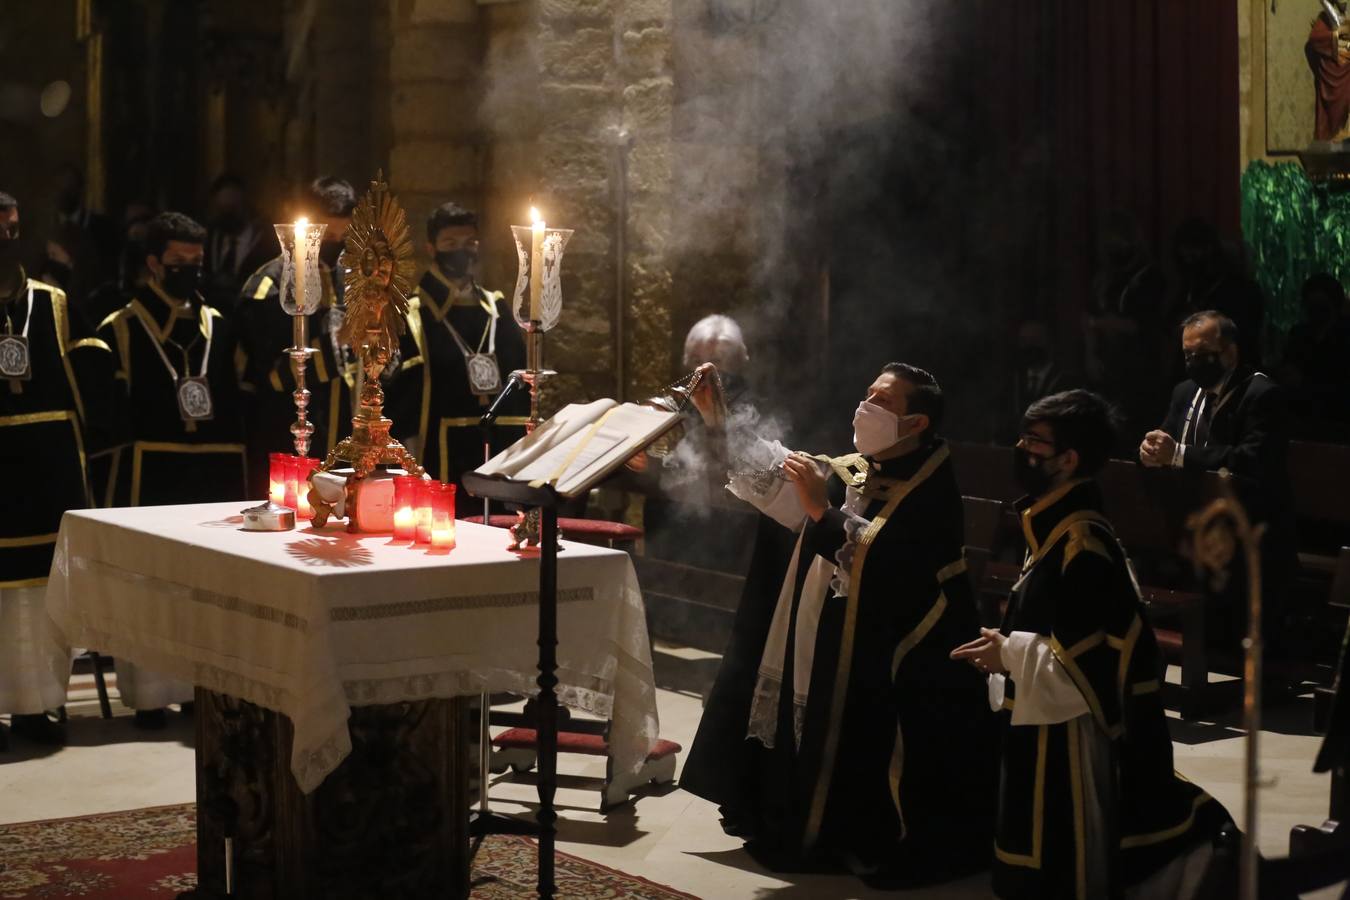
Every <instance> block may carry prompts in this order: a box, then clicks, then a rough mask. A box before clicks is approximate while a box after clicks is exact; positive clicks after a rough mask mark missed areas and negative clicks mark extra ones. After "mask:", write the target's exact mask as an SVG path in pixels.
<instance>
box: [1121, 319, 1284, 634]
mask: <svg viewBox="0 0 1350 900" xmlns="http://www.w3.org/2000/svg"><path fill="white" fill-rule="evenodd" d="M1181 349H1182V352H1183V354H1184V355H1185V359H1186V374H1187V375H1188V376H1189V377H1188V378H1187V379H1186V380H1185V381H1183V382H1182V383H1181V384H1179V385H1177V387H1176V389H1175V390H1174V391H1173V392H1172V403H1171V406H1170V408H1169V409H1168V412H1167V419H1166V420H1165V421H1164V422H1163V425H1162V428H1161V429H1158V430H1155V431H1150V432H1149V433H1148V434H1146V435H1145V436H1144V440H1143V443H1141V444H1140V445H1139V460H1140V462H1142V463H1143V464H1144V465H1145V466H1148V467H1151V468H1157V467H1167V466H1172V467H1176V468H1181V469H1186V470H1189V471H1195V472H1198V471H1215V470H1219V469H1227V470H1228V471H1229V472H1230V473H1231V474H1232V475H1233V477H1234V479H1235V486H1236V488H1237V493H1238V496H1239V497H1240V498H1241V499H1242V502H1243V504H1244V505H1245V506H1246V508H1247V513H1248V515H1249V516H1250V517H1251V518H1252V520H1253V521H1254V522H1264V523H1265V524H1266V534H1265V536H1264V537H1263V539H1262V543H1261V546H1262V576H1263V580H1264V583H1265V592H1264V593H1265V596H1266V597H1267V598H1268V600H1271V601H1275V602H1267V603H1265V604H1264V606H1265V607H1266V608H1267V609H1268V610H1269V611H1270V613H1271V615H1272V616H1275V618H1273V619H1272V620H1271V621H1272V624H1275V623H1277V622H1278V621H1279V608H1278V605H1277V603H1278V600H1279V598H1280V597H1281V596H1282V594H1283V591H1284V587H1285V586H1286V585H1287V584H1288V582H1289V579H1290V578H1291V577H1292V576H1293V574H1294V567H1295V566H1296V565H1297V544H1296V539H1295V530H1294V519H1293V498H1292V491H1291V489H1290V485H1289V473H1288V470H1287V462H1286V459H1287V456H1288V450H1289V411H1288V405H1287V403H1286V402H1285V397H1284V392H1283V390H1282V389H1281V388H1280V387H1279V386H1278V385H1276V384H1275V382H1273V381H1272V380H1271V379H1270V378H1269V377H1268V376H1266V375H1265V374H1263V373H1261V372H1257V371H1255V370H1254V369H1252V368H1251V367H1250V366H1248V365H1244V360H1243V359H1242V357H1241V351H1240V350H1239V335H1238V328H1237V326H1236V325H1235V324H1234V323H1233V320H1232V319H1230V318H1228V317H1227V316H1225V315H1223V314H1222V313H1220V312H1217V311H1215V310H1205V311H1203V312H1197V313H1194V314H1192V315H1190V316H1189V317H1187V319H1186V320H1185V321H1184V322H1183V323H1182V330H1181ZM1267 638H1268V640H1269V641H1270V644H1271V646H1272V647H1274V646H1275V645H1276V644H1278V642H1279V629H1278V628H1272V629H1271V630H1270V632H1269V633H1268V635H1267Z"/></svg>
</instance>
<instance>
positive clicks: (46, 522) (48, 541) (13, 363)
mask: <svg viewBox="0 0 1350 900" xmlns="http://www.w3.org/2000/svg"><path fill="white" fill-rule="evenodd" d="M18 248H19V205H18V201H16V200H15V199H14V198H13V197H11V196H10V195H9V194H5V193H0V468H3V470H4V471H5V472H6V473H8V474H9V476H10V477H9V478H8V479H7V480H6V483H5V504H4V508H5V511H6V515H4V516H0V713H6V714H9V715H10V716H11V719H10V727H11V728H12V729H13V731H14V732H15V733H16V734H18V735H20V736H22V737H25V738H30V739H34V740H38V741H41V742H47V743H59V742H60V741H61V740H63V738H64V733H63V731H62V728H61V727H60V726H59V725H58V724H57V723H55V722H53V721H52V720H51V719H49V718H48V716H47V715H46V714H45V713H46V711H47V710H54V709H57V708H59V707H61V706H63V705H65V702H66V685H67V683H68V682H69V680H70V653H69V648H67V647H65V646H63V644H62V642H61V640H60V638H59V636H58V635H57V633H56V631H55V629H54V628H53V627H51V626H50V623H49V620H48V618H47V614H46V607H45V596H46V590H47V575H48V572H49V571H50V570H51V566H52V557H53V555H54V553H55V550H56V534H57V531H58V530H59V529H60V526H61V517H62V516H63V515H64V514H65V512H66V510H68V509H84V508H85V507H87V506H89V505H91V498H90V493H89V482H88V478H87V472H86V460H87V458H88V452H89V451H90V450H91V449H98V448H99V446H100V445H101V444H102V443H103V442H104V441H105V440H106V438H107V428H108V425H109V419H108V415H109V412H110V406H111V404H110V403H109V397H108V392H109V391H110V390H111V388H112V362H111V358H110V355H109V352H108V345H107V344H105V343H104V342H103V341H101V340H99V339H98V338H96V337H94V335H93V332H92V330H91V329H90V328H89V327H88V326H87V325H86V324H85V322H84V320H83V319H82V318H81V317H80V316H79V315H77V314H75V312H74V311H73V310H72V309H71V308H70V303H69V301H68V299H67V297H66V294H65V292H64V291H62V290H61V289H60V288H58V287H56V286H54V285H51V284H47V283H45V282H42V281H38V280H36V279H33V278H30V277H28V273H27V272H26V271H25V270H24V267H23V266H22V264H20V262H19V260H18V257H17V255H16V251H17V250H18ZM4 747H5V735H4V730H3V729H0V749H4Z"/></svg>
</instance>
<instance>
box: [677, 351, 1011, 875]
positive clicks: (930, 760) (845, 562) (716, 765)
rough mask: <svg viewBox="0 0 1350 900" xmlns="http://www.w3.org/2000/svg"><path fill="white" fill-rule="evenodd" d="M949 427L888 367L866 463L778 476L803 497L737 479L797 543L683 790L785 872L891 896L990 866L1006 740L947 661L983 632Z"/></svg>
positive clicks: (731, 655)
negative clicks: (893, 889)
mask: <svg viewBox="0 0 1350 900" xmlns="http://www.w3.org/2000/svg"><path fill="white" fill-rule="evenodd" d="M941 416H942V392H941V390H940V388H939V387H938V385H937V383H936V381H935V380H934V379H933V377H932V376H931V375H930V374H928V373H927V372H924V371H923V370H921V369H917V368H914V367H912V366H908V365H904V364H899V363H892V364H889V365H887V366H886V367H885V368H884V370H883V371H882V373H881V374H880V375H879V376H878V378H877V380H876V381H875V382H874V383H873V384H872V386H871V387H870V389H869V390H868V392H867V397H866V400H864V402H863V403H861V404H860V405H859V408H858V411H857V414H856V415H855V418H854V431H855V437H854V443H855V445H856V446H857V448H858V450H859V451H860V452H859V453H857V454H852V455H849V456H845V457H839V458H835V459H829V458H828V457H808V456H805V455H802V454H792V455H789V456H787V457H786V458H785V459H783V460H782V462H781V464H780V466H779V467H775V468H774V469H771V470H769V471H770V473H772V472H774V471H781V472H782V473H783V475H784V476H785V477H786V478H787V479H789V480H790V482H791V484H790V485H789V484H787V483H785V482H783V481H778V480H777V479H776V478H775V477H774V476H773V475H772V474H770V475H769V476H768V477H767V478H765V479H763V480H762V481H760V483H759V484H747V483H742V484H737V483H736V482H737V480H736V479H733V484H732V485H731V488H732V490H733V492H735V493H737V494H738V495H741V496H743V497H746V498H748V499H751V500H752V502H755V503H756V505H757V506H760V508H761V509H763V510H764V511H765V512H766V513H767V514H769V515H770V516H772V517H774V518H775V519H777V520H778V521H779V522H781V523H784V524H786V525H788V527H793V526H796V527H798V528H799V529H800V534H799V536H798V539H797V542H796V546H795V549H794V551H793V554H792V559H791V562H790V564H789V566H788V570H787V573H786V575H785V576H780V578H779V579H778V580H777V583H766V582H765V581H764V580H763V579H757V578H755V576H754V573H752V576H751V581H750V583H755V584H758V585H760V586H761V588H763V589H767V590H768V591H770V592H771V593H770V596H769V597H747V598H746V600H745V601H744V602H743V607H742V609H741V611H740V613H739V614H738V622H737V628H736V638H737V643H738V644H739V646H733V647H732V648H731V649H730V650H729V652H728V655H727V657H726V658H725V659H724V664H723V669H722V671H721V672H720V673H719V677H718V683H717V685H716V687H715V688H714V690H713V693H712V695H711V696H710V698H709V703H708V707H707V709H706V711H705V714H704V718H703V721H702V722H701V723H700V727H699V731H698V734H697V736H696V737H695V740H694V745H693V748H692V749H691V751H690V754H689V758H688V760H687V761H686V765H685V768H684V774H683V776H682V779H681V786H682V787H684V789H685V790H688V791H690V792H692V793H694V794H697V795H699V796H702V797H705V798H706V799H709V800H712V801H714V802H716V803H718V804H719V805H720V806H721V807H722V811H723V814H724V816H725V820H724V824H725V826H726V827H727V829H728V831H730V832H732V833H735V834H739V835H742V836H744V837H746V838H747V839H748V846H747V849H748V850H750V852H751V853H753V854H754V855H755V856H756V857H757V858H758V859H760V860H761V861H762V862H764V863H765V864H767V865H769V866H770V867H773V868H779V869H796V868H803V867H817V866H838V865H843V866H846V867H848V868H849V869H851V870H852V871H854V872H855V873H857V874H859V875H860V876H862V877H863V878H864V879H865V880H867V881H868V882H869V883H873V884H877V885H886V886H896V885H902V884H919V883H924V882H931V881H937V880H943V879H947V878H951V877H955V876H957V875H961V874H964V873H966V872H969V871H971V870H973V869H979V868H982V867H983V866H985V865H987V854H986V852H985V848H987V846H988V841H989V837H990V834H991V827H992V814H993V797H994V792H993V783H994V775H995V772H994V760H993V749H994V743H995V735H996V732H995V731H994V725H995V722H994V719H993V716H992V715H991V713H990V711H989V709H988V707H987V705H986V703H985V696H984V683H983V680H982V679H981V678H980V677H979V675H978V673H975V672H971V671H969V670H968V668H967V667H963V666H961V665H958V664H955V663H953V662H952V661H951V660H950V659H949V658H948V649H949V648H950V642H951V641H952V640H953V639H954V638H959V637H960V636H961V635H962V634H966V633H969V632H970V631H972V630H974V629H975V628H976V627H977V623H978V618H977V613H976V606H975V601H974V597H973V592H972V590H971V586H970V583H969V579H968V577H967V575H966V571H965V563H964V560H963V557H962V543H963V540H962V539H963V524H962V507H961V495H960V492H959V491H958V489H957V486H956V480H955V477H954V474H953V469H952V465H951V462H950V459H949V454H948V448H947V445H946V443H945V442H944V441H943V440H941V439H940V438H938V437H937V436H936V434H935V429H936V427H937V425H938V424H939V423H940V420H941ZM830 475H834V476H838V478H839V479H840V481H841V482H842V483H843V485H844V486H845V487H846V489H847V490H846V492H845V499H844V502H843V504H842V505H837V504H835V503H832V502H831V501H830V498H829V496H828V492H827V483H826V480H825V479H826V478H827V477H829V476H830ZM794 488H795V489H794ZM837 493H838V492H836V496H837ZM761 574H762V573H761ZM750 619H755V620H756V621H754V622H752V621H749V620H750ZM761 635H762V638H760V636H761ZM752 636H753V637H755V638H760V640H759V642H758V647H754V646H751V641H750V640H747V638H751V637H752ZM749 659H754V660H755V661H756V666H755V668H754V675H753V678H751V677H749V675H750V668H749V666H747V665H746V663H747V661H748V660H749Z"/></svg>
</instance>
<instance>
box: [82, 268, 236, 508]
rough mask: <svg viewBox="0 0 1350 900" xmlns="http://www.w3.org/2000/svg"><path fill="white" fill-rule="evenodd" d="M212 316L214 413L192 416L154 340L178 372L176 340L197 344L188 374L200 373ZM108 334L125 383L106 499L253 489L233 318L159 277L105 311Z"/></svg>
mask: <svg viewBox="0 0 1350 900" xmlns="http://www.w3.org/2000/svg"><path fill="white" fill-rule="evenodd" d="M208 319H210V320H211V326H210V327H211V329H212V332H213V335H214V336H213V337H212V338H211V340H210V341H209V345H210V348H211V359H210V362H209V363H208V366H207V383H208V384H209V385H210V389H211V400H212V405H213V407H214V415H213V417H212V418H211V419H209V420H207V421H201V422H194V423H191V424H189V423H187V422H184V421H183V419H182V417H181V415H180V413H179V410H178V398H177V386H176V384H175V381H174V379H173V377H172V376H170V374H169V372H168V370H167V369H166V368H165V366H164V361H163V360H162V359H161V358H160V354H159V351H158V350H156V349H155V344H156V343H159V344H160V345H161V346H162V347H163V349H164V352H165V354H167V355H168V358H169V361H170V363H171V364H172V365H173V366H174V367H175V369H176V371H177V372H178V374H179V375H181V374H182V370H183V355H182V352H181V351H180V350H179V349H178V347H176V346H174V345H173V344H172V343H169V341H170V340H172V341H176V342H177V343H178V344H179V345H181V346H184V347H188V348H189V349H188V363H189V369H190V371H189V374H191V375H194V376H195V375H198V374H199V373H200V371H201V366H202V357H203V356H204V355H205V352H206V347H207V345H208V340H207V336H206V332H207V328H208V325H207V322H208ZM147 326H148V330H147ZM99 335H100V336H101V337H102V338H103V339H104V341H106V342H107V344H108V346H109V347H111V348H112V353H113V359H114V362H115V365H116V377H117V387H118V389H119V391H118V403H119V416H118V418H119V426H120V434H119V442H118V449H117V452H116V454H115V456H114V458H113V460H112V473H111V476H110V478H109V484H108V494H109V496H108V497H106V498H104V499H105V503H106V505H109V506H155V505H160V504H174V503H207V502H213V501H219V500H242V499H244V498H245V497H246V496H247V489H246V486H245V478H246V472H245V455H244V441H243V424H242V420H241V415H240V405H239V380H238V377H239V376H238V371H237V369H236V356H235V342H234V336H233V334H232V332H231V328H230V326H229V323H228V322H227V321H226V320H225V318H224V317H223V316H221V314H220V313H219V312H217V311H216V310H215V309H213V308H211V307H210V306H205V305H202V304H200V303H197V304H193V305H191V306H188V305H185V304H179V303H176V302H174V301H170V300H168V299H166V298H165V297H163V296H162V295H161V294H160V293H159V292H158V290H156V289H155V287H154V286H153V285H152V286H150V287H146V288H143V289H141V290H140V291H138V292H137V295H136V299H134V300H132V301H131V302H130V303H128V304H127V305H126V306H125V307H123V308H122V309H121V310H119V311H117V312H115V313H113V314H112V315H111V316H109V317H108V318H107V319H105V320H104V322H103V325H102V326H101V327H100V328H99ZM152 335H153V337H152Z"/></svg>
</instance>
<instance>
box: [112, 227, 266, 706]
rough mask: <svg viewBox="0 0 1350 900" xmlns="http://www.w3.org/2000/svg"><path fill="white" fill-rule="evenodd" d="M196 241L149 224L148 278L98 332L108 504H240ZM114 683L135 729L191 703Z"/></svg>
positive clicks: (222, 345) (235, 411)
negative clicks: (109, 365)
mask: <svg viewBox="0 0 1350 900" xmlns="http://www.w3.org/2000/svg"><path fill="white" fill-rule="evenodd" d="M205 239H206V231H205V229H203V228H202V226H201V225H199V224H197V223H196V222H195V221H193V220H192V219H191V218H189V217H188V216H185V215H183V214H182V213H176V212H166V213H160V214H159V215H158V216H156V217H155V218H154V219H153V220H151V222H150V227H149V229H148V233H147V236H146V267H147V268H148V269H149V270H150V274H151V279H150V281H149V282H148V283H147V284H146V286H145V287H144V288H142V289H141V290H139V291H137V292H136V295H135V297H134V298H133V299H132V301H131V302H130V303H128V304H127V305H126V306H125V307H123V308H122V309H121V310H119V311H117V312H116V313H113V314H112V315H111V316H109V317H108V318H107V319H106V320H105V321H104V323H103V325H102V326H101V327H100V329H99V337H100V338H102V339H103V341H104V342H105V343H107V344H108V346H109V347H110V348H111V350H112V355H113V362H114V365H115V367H116V382H115V384H116V386H117V394H116V397H117V403H118V416H117V421H118V426H119V436H118V447H117V450H116V452H115V454H114V456H113V459H112V463H111V469H112V474H111V477H110V480H109V489H110V492H111V503H110V504H109V505H112V506H156V505H166V504H181V503H208V502H214V501H221V500H243V499H244V498H245V497H246V496H247V491H246V488H245V455H244V435H243V423H242V419H241V416H240V402H239V377H238V372H237V370H236V368H235V363H236V360H235V342H234V336H233V334H232V333H231V330H230V327H229V324H228V322H227V321H226V320H225V318H224V317H223V316H222V315H221V314H220V312H219V311H217V310H216V309H214V308H212V307H211V306H209V305H207V304H206V303H205V302H204V301H203V300H202V298H201V295H200V294H199V293H198V286H199V285H200V284H201V274H202V257H203V254H204V248H203V242H204V241H205ZM117 683H118V687H119V689H120V690H121V693H122V701H123V702H124V703H125V704H126V705H128V706H130V707H132V708H133V709H136V710H137V722H138V724H141V725H145V726H149V727H155V726H158V725H160V724H162V721H163V707H165V706H166V705H168V704H169V703H186V702H190V701H191V699H192V686H191V685H188V684H184V683H182V682H177V681H173V680H171V679H166V678H163V677H161V676H158V675H155V674H153V673H150V672H146V671H144V670H142V669H140V668H139V667H136V666H133V665H131V664H129V663H127V662H126V661H125V660H121V659H119V660H118V661H117Z"/></svg>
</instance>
